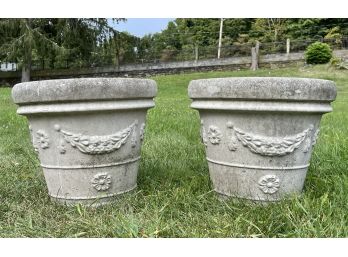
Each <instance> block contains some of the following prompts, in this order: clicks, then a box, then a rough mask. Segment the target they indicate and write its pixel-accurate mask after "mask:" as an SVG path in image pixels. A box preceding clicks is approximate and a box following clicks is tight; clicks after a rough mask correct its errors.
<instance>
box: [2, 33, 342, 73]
mask: <svg viewBox="0 0 348 257" xmlns="http://www.w3.org/2000/svg"><path fill="white" fill-rule="evenodd" d="M316 41H319V42H324V43H327V44H329V45H330V47H331V48H332V49H333V50H341V49H348V36H344V37H341V38H338V39H324V38H322V37H317V38H313V39H310V40H287V41H281V42H266V43H263V42H260V45H259V53H260V55H261V56H262V55H267V54H281V53H291V52H302V51H304V50H305V49H306V48H307V46H308V45H310V44H312V43H314V42H316ZM253 46H254V45H253V44H251V43H244V44H238V43H234V44H233V45H225V46H222V47H221V53H220V58H229V57H246V56H250V55H251V48H252V47H253ZM213 58H217V46H206V47H198V46H192V47H189V48H185V49H181V50H171V49H165V50H162V51H158V52H156V51H146V50H145V51H143V53H142V54H139V52H136V51H134V52H133V53H131V54H130V53H128V54H127V55H125V56H121V57H120V58H118V60H116V59H117V58H116V55H115V56H114V57H113V58H110V56H109V58H103V57H100V56H94V57H93V58H91V59H90V60H87V61H79V62H77V61H74V60H53V59H40V60H33V61H32V70H53V69H69V68H95V67H111V66H118V65H125V64H160V63H165V62H175V61H178V62H179V61H198V60H205V59H213ZM11 63H12V62H11ZM0 65H4V63H0ZM16 69H17V66H15V70H16Z"/></svg>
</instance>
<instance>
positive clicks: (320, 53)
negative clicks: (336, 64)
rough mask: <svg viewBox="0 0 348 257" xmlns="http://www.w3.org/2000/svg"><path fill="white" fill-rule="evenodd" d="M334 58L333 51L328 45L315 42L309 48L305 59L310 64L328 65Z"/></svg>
mask: <svg viewBox="0 0 348 257" xmlns="http://www.w3.org/2000/svg"><path fill="white" fill-rule="evenodd" d="M331 58H332V50H331V48H330V46H329V45H328V44H325V43H321V42H315V43H313V44H310V45H309V46H308V47H307V50H306V52H305V59H306V62H307V63H308V64H322V63H328V62H329V61H330V60H331Z"/></svg>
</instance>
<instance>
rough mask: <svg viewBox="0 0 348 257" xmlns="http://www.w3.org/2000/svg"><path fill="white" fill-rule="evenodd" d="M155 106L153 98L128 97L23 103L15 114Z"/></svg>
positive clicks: (131, 108) (95, 110)
mask: <svg viewBox="0 0 348 257" xmlns="http://www.w3.org/2000/svg"><path fill="white" fill-rule="evenodd" d="M154 106H155V103H154V101H153V99H129V100H117V101H91V102H71V103H59V104H57V103H52V104H37V105H23V106H20V107H19V108H18V109H17V114H21V115H26V114H39V113H64V112H99V111H111V110H133V109H148V108H152V107H154Z"/></svg>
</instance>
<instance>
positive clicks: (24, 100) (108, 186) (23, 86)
mask: <svg viewBox="0 0 348 257" xmlns="http://www.w3.org/2000/svg"><path fill="white" fill-rule="evenodd" d="M156 91H157V87H156V83H155V82H154V81H153V80H145V79H118V78H90V79H66V80H49V81H36V82H28V83H20V84H17V85H15V87H14V88H13V90H12V97H13V99H14V102H15V103H17V104H18V105H19V108H18V110H17V113H18V114H21V115H25V116H26V117H27V118H28V120H29V124H30V126H29V129H30V132H31V137H32V142H33V145H34V148H35V151H37V152H38V155H39V159H40V163H41V167H42V169H43V172H44V176H45V179H46V183H47V187H48V192H49V195H50V196H51V198H52V200H56V201H58V202H62V203H66V204H75V203H82V204H88V205H100V204H104V203H107V202H109V201H112V200H114V199H115V198H114V196H117V195H120V194H122V193H125V192H128V191H131V190H132V189H134V188H135V187H136V185H137V183H136V181H137V173H138V166H139V160H140V148H141V143H142V140H143V138H144V129H145V119H146V112H147V109H149V108H151V107H153V106H154V102H153V97H154V96H155V95H156Z"/></svg>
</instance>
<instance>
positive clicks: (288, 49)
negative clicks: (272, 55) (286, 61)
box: [286, 38, 290, 54]
mask: <svg viewBox="0 0 348 257" xmlns="http://www.w3.org/2000/svg"><path fill="white" fill-rule="evenodd" d="M286 54H290V38H287V39H286Z"/></svg>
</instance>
